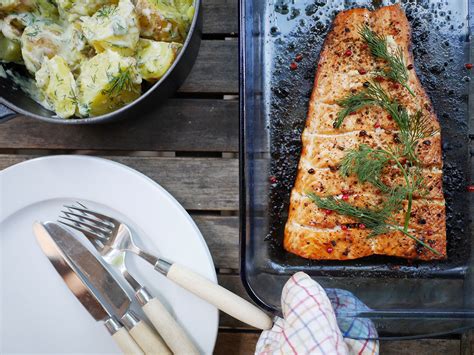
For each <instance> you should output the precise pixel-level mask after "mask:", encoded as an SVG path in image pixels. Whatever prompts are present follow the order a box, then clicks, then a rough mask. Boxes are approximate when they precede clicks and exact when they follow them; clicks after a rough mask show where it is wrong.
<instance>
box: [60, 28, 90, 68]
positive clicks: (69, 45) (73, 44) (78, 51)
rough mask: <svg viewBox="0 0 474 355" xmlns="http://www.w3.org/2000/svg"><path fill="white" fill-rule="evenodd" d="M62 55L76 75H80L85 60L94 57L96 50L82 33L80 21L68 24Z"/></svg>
mask: <svg viewBox="0 0 474 355" xmlns="http://www.w3.org/2000/svg"><path fill="white" fill-rule="evenodd" d="M60 53H61V56H62V57H63V58H64V59H66V61H67V63H68V65H69V67H70V68H71V70H72V72H73V73H75V74H76V73H77V74H79V70H80V67H81V63H82V62H83V61H84V60H87V59H88V58H90V57H92V56H94V54H95V52H94V49H93V48H92V47H91V45H90V44H89V43H88V42H87V39H86V37H85V36H84V34H83V33H82V29H81V25H80V23H79V21H76V22H73V23H68V24H67V27H66V28H65V30H64V33H63V46H62V47H61V49H60Z"/></svg>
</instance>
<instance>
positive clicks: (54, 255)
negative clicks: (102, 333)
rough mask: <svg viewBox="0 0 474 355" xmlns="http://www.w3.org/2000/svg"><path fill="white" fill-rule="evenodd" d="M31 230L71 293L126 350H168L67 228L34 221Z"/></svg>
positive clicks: (168, 352)
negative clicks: (102, 322)
mask: <svg viewBox="0 0 474 355" xmlns="http://www.w3.org/2000/svg"><path fill="white" fill-rule="evenodd" d="M33 232H34V234H35V236H36V239H37V241H38V243H39V245H40V247H41V249H42V250H43V252H44V254H45V255H46V256H47V257H48V259H49V261H50V262H51V263H52V264H53V266H54V268H55V269H56V271H57V272H58V273H59V274H60V275H61V277H62V278H63V280H64V282H65V283H66V285H67V286H68V287H69V289H70V290H71V291H72V293H73V294H74V295H75V296H76V297H77V299H78V300H79V302H81V304H82V305H83V306H84V308H86V309H87V311H88V312H89V313H90V314H91V316H92V317H93V318H94V319H95V320H96V321H100V320H102V321H104V325H105V327H106V328H107V330H108V331H109V333H110V334H111V336H112V338H113V339H114V340H115V342H116V343H117V345H118V346H119V347H120V348H121V350H122V351H123V352H124V353H125V354H157V353H159V354H171V352H170V351H169V349H168V348H167V346H166V345H165V343H164V342H163V340H162V339H161V338H160V337H159V335H157V334H156V333H155V332H154V331H152V330H151V329H150V327H149V326H148V325H147V324H146V323H144V322H143V321H142V320H140V319H139V318H138V317H137V316H136V315H135V314H134V313H133V312H132V311H131V310H129V307H130V304H131V301H130V298H129V297H128V295H127V293H126V292H125V291H124V290H123V288H122V287H121V286H120V284H119V283H118V282H117V281H116V280H115V279H114V277H113V276H112V275H111V274H110V273H109V271H108V270H107V269H106V268H105V267H104V266H103V265H102V264H101V263H100V262H99V261H98V260H97V258H96V257H95V256H94V255H93V254H92V253H91V252H90V251H89V250H88V249H87V248H85V247H84V246H83V245H82V244H81V243H80V242H79V241H77V240H76V239H75V237H74V236H73V235H72V234H71V233H69V231H67V230H66V229H64V228H63V227H61V226H60V225H58V224H56V223H54V222H46V223H39V222H35V223H34V225H33ZM98 295H100V296H98ZM117 316H118V317H120V318H122V321H123V323H124V324H125V325H126V327H123V326H122V324H121V323H120V322H119V321H118V319H117ZM127 329H128V331H127ZM137 343H138V345H140V346H138V345H137ZM140 347H141V348H140ZM142 349H143V350H142Z"/></svg>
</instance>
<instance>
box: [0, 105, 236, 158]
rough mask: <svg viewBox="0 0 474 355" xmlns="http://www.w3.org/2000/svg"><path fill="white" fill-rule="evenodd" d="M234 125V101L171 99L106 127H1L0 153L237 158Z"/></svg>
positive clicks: (26, 123) (17, 122) (33, 123)
mask: <svg viewBox="0 0 474 355" xmlns="http://www.w3.org/2000/svg"><path fill="white" fill-rule="evenodd" d="M238 124H239V122H238V102H237V101H236V100H229V101H227V100H208V99H204V100H197V99H170V100H168V101H167V102H166V103H165V104H164V105H163V106H161V107H159V108H157V109H156V110H154V111H153V112H150V113H147V114H144V115H143V116H142V117H137V118H129V119H125V120H123V121H120V122H116V123H111V124H106V125H94V126H90V125H86V126H61V127H57V126H53V125H51V124H49V123H44V122H40V121H37V120H33V119H29V118H16V119H13V120H11V121H8V122H6V123H4V124H2V125H1V127H0V148H4V149H20V148H28V149H68V150H69V149H88V150H89V149H90V150H102V151H104V150H120V151H127V150H145V151H217V152H236V151H238V134H239V128H238Z"/></svg>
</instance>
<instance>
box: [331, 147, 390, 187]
mask: <svg viewBox="0 0 474 355" xmlns="http://www.w3.org/2000/svg"><path fill="white" fill-rule="evenodd" d="M390 159H391V157H390V156H389V155H388V154H387V153H386V152H385V151H383V150H381V149H372V148H370V147H369V146H367V145H365V144H362V145H360V146H359V149H353V150H350V151H349V152H348V153H347V154H346V155H345V156H344V158H343V159H342V162H341V167H340V170H339V172H340V174H341V175H342V176H344V177H348V176H350V175H355V176H357V179H358V180H359V181H360V182H361V183H364V182H369V183H371V184H372V185H374V186H375V187H377V188H379V189H380V190H381V191H383V192H388V191H389V190H390V187H388V186H387V185H385V184H384V183H383V182H382V180H381V176H382V171H383V169H384V168H385V167H386V166H387V164H388V163H389V161H390Z"/></svg>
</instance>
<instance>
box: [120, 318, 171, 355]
mask: <svg viewBox="0 0 474 355" xmlns="http://www.w3.org/2000/svg"><path fill="white" fill-rule="evenodd" d="M129 333H130V335H131V336H132V338H133V339H134V340H135V341H136V342H137V343H138V345H140V347H141V348H142V349H143V351H144V352H145V355H158V354H159V355H171V354H172V353H171V351H170V349H169V348H168V347H167V346H166V344H165V342H164V341H163V339H161V337H160V336H159V335H158V334H156V333H155V332H154V331H153V330H152V329H151V328H150V327H149V326H148V325H147V324H146V323H145V322H144V321H142V320H140V321H139V322H138V323H137V324H136V325H135V326H134V327H133V328H131V329H130V330H129Z"/></svg>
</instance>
